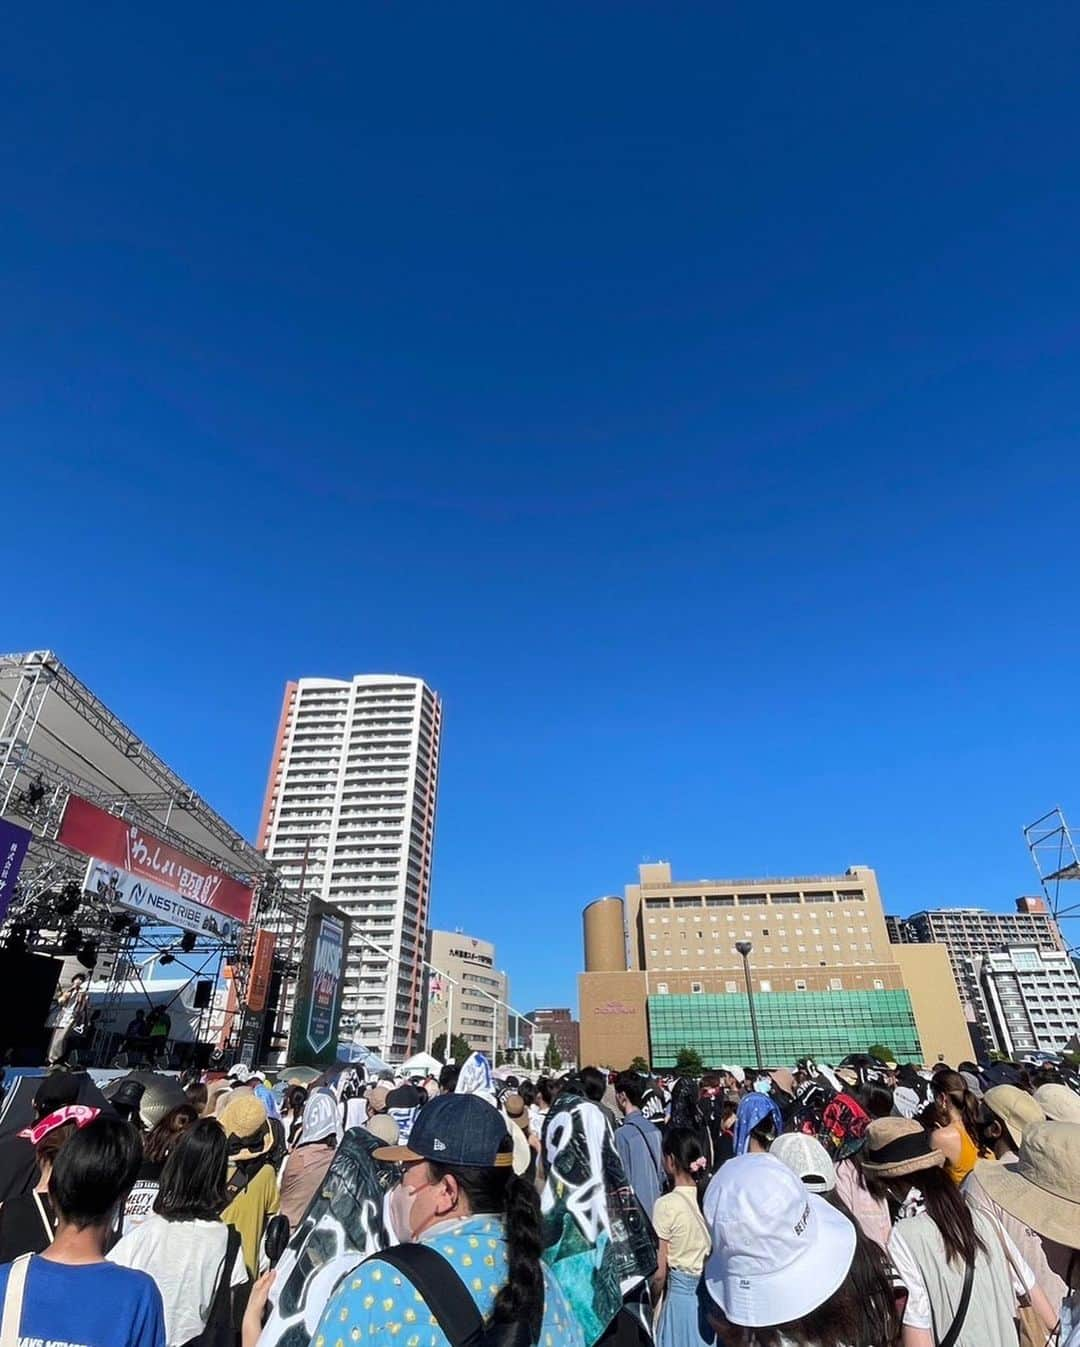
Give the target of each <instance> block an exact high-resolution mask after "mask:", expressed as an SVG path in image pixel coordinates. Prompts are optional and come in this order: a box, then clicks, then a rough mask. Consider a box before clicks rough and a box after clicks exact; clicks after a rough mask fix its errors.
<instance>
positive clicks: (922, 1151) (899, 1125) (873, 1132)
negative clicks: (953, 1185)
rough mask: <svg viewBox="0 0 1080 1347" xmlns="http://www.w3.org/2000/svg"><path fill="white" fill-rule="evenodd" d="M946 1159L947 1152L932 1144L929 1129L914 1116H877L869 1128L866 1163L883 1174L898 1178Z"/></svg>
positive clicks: (868, 1166)
mask: <svg viewBox="0 0 1080 1347" xmlns="http://www.w3.org/2000/svg"><path fill="white" fill-rule="evenodd" d="M944 1163H945V1155H944V1152H942V1151H935V1150H934V1149H933V1148H932V1147H931V1145H930V1138H929V1136H928V1135H927V1134H926V1131H925V1129H924V1128H923V1127H921V1126H920V1125H919V1124H918V1123H917V1122H915V1121H914V1120H913V1119H910V1118H875V1119H874V1121H873V1122H872V1123H871V1124H870V1126H869V1127H868V1128H867V1129H866V1147H865V1149H864V1151H863V1160H862V1166H863V1169H865V1170H867V1171H868V1172H869V1173H871V1174H876V1175H877V1176H878V1177H879V1178H882V1179H890V1178H894V1179H898V1178H901V1177H902V1176H903V1175H904V1174H916V1173H918V1171H919V1170H920V1169H936V1168H937V1167H938V1165H943V1164H944Z"/></svg>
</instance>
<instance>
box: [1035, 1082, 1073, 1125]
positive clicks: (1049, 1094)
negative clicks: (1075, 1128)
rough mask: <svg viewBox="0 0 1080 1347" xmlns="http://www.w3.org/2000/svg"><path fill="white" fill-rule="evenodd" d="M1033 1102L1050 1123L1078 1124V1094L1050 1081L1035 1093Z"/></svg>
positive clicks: (1065, 1086)
mask: <svg viewBox="0 0 1080 1347" xmlns="http://www.w3.org/2000/svg"><path fill="white" fill-rule="evenodd" d="M1035 1102H1036V1103H1037V1104H1038V1105H1039V1106H1040V1107H1041V1109H1042V1111H1043V1112H1044V1113H1045V1114H1046V1116H1047V1118H1048V1119H1049V1120H1050V1121H1051V1122H1067V1123H1080V1094H1073V1092H1072V1090H1070V1089H1069V1087H1068V1086H1067V1085H1061V1084H1059V1083H1058V1082H1057V1081H1052V1082H1051V1083H1050V1084H1049V1085H1040V1086H1039V1088H1038V1089H1037V1090H1036V1091H1035Z"/></svg>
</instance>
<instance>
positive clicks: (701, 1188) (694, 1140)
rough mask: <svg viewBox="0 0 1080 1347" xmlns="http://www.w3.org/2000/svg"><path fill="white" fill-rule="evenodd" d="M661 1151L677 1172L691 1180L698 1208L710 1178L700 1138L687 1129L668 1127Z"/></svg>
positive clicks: (690, 1129)
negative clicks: (695, 1190) (695, 1191)
mask: <svg viewBox="0 0 1080 1347" xmlns="http://www.w3.org/2000/svg"><path fill="white" fill-rule="evenodd" d="M661 1149H662V1151H663V1153H664V1154H665V1155H666V1156H667V1157H668V1158H669V1159H670V1160H671V1162H672V1164H673V1165H674V1166H675V1168H676V1169H677V1170H679V1171H680V1172H681V1173H683V1174H685V1175H686V1176H687V1178H690V1179H693V1181H694V1187H695V1188H696V1189H697V1199H698V1206H699V1207H700V1206H701V1204H702V1201H703V1200H704V1197H705V1189H706V1188H707V1187H708V1186H709V1179H710V1177H711V1175H710V1174H709V1163H708V1160H707V1158H706V1156H705V1151H704V1149H703V1147H702V1145H701V1137H700V1136H699V1135H698V1134H697V1132H695V1131H694V1130H693V1129H692V1128H689V1127H668V1129H667V1131H665V1133H664V1140H663V1144H662V1146H661Z"/></svg>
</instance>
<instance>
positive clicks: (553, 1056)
mask: <svg viewBox="0 0 1080 1347" xmlns="http://www.w3.org/2000/svg"><path fill="white" fill-rule="evenodd" d="M561 1066H562V1053H561V1052H560V1051H559V1045H558V1043H556V1042H555V1036H554V1034H553V1035H552V1036H551V1038H549V1039H548V1042H547V1047H546V1048H545V1049H544V1067H545V1068H546V1069H547V1070H549V1071H558V1070H559V1068H560V1067H561Z"/></svg>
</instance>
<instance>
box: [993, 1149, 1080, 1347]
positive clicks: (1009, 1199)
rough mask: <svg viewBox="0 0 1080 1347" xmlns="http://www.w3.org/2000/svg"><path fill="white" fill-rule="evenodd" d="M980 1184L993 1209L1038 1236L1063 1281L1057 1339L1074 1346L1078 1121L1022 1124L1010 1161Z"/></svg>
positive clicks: (1077, 1323)
mask: <svg viewBox="0 0 1080 1347" xmlns="http://www.w3.org/2000/svg"><path fill="white" fill-rule="evenodd" d="M983 1183H984V1187H985V1189H986V1192H987V1195H988V1197H989V1198H990V1200H991V1201H992V1202H993V1203H994V1205H995V1206H996V1207H997V1208H1000V1209H1001V1210H1003V1211H1005V1212H1007V1213H1008V1214H1009V1215H1010V1216H1011V1217H1013V1219H1014V1220H1016V1221H1019V1222H1020V1223H1021V1224H1022V1225H1024V1226H1026V1227H1028V1228H1029V1229H1031V1230H1033V1231H1035V1233H1036V1234H1037V1235H1038V1236H1039V1237H1040V1239H1041V1240H1042V1243H1043V1252H1044V1253H1045V1255H1046V1258H1047V1260H1048V1262H1049V1264H1050V1267H1051V1269H1052V1270H1053V1272H1054V1273H1055V1274H1056V1275H1057V1276H1058V1277H1060V1278H1061V1279H1062V1281H1063V1283H1064V1285H1065V1294H1064V1297H1063V1300H1062V1303H1061V1305H1060V1308H1059V1313H1060V1320H1061V1323H1060V1336H1059V1338H1058V1343H1059V1344H1060V1347H1080V1122H1042V1123H1032V1124H1031V1125H1030V1126H1028V1127H1025V1128H1024V1136H1023V1140H1022V1141H1021V1143H1020V1154H1019V1156H1018V1157H1017V1161H1016V1164H1015V1165H1014V1166H1005V1165H999V1166H998V1168H997V1169H994V1170H992V1171H988V1172H987V1173H986V1174H985V1176H984V1179H983Z"/></svg>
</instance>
